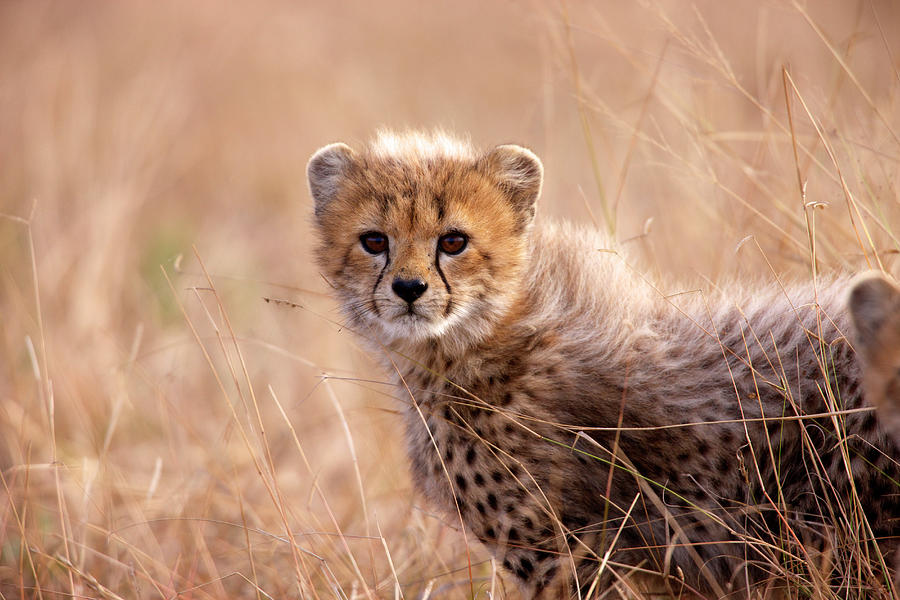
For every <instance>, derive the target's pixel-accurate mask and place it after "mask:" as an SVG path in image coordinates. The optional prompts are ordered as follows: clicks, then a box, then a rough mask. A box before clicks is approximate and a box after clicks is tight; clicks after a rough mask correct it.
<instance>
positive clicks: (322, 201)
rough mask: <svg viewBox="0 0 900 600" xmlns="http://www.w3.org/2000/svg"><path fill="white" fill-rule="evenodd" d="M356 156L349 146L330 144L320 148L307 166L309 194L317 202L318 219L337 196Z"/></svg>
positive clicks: (316, 212)
mask: <svg viewBox="0 0 900 600" xmlns="http://www.w3.org/2000/svg"><path fill="white" fill-rule="evenodd" d="M355 156H356V154H355V153H354V152H353V150H351V149H350V146H348V145H347V144H341V143H337V144H328V145H327V146H325V147H323V148H319V150H318V152H316V153H315V154H313V156H312V158H310V159H309V163H308V164H307V165H306V179H307V181H309V192H310V194H312V197H313V201H314V202H315V214H316V217H319V216H321V215H322V209H324V208H325V205H327V204H328V203H329V202H330V201H331V200H332V199H333V198H334V197H335V195H336V194H337V192H338V190H339V189H340V186H341V181H342V180H343V179H344V178H345V177H346V176H347V172H348V171H349V170H350V167H351V166H352V165H353V161H354V158H355Z"/></svg>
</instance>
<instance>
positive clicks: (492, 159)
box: [478, 144, 544, 225]
mask: <svg viewBox="0 0 900 600" xmlns="http://www.w3.org/2000/svg"><path fill="white" fill-rule="evenodd" d="M478 166H479V168H480V169H481V170H482V171H483V172H485V173H487V174H488V176H490V177H491V178H493V179H494V181H495V182H496V183H497V185H498V186H499V187H500V189H502V190H503V191H504V192H505V193H506V195H507V197H508V198H509V199H510V201H511V202H512V204H513V206H514V207H515V209H516V210H517V212H518V213H519V214H520V215H521V216H522V218H523V224H524V225H527V224H528V223H530V222H531V220H532V219H533V218H534V210H535V203H536V202H537V199H538V196H540V194H541V184H542V183H543V181H544V167H543V165H541V161H540V159H539V158H538V157H537V156H535V154H534V152H532V151H531V150H528V149H527V148H523V147H521V146H516V145H514V144H506V145H503V146H497V147H496V148H494V149H493V150H491V151H490V152H488V153H487V154H486V155H485V156H484V157H482V159H481V160H480V161H479V165H478Z"/></svg>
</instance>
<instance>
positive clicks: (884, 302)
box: [849, 272, 900, 440]
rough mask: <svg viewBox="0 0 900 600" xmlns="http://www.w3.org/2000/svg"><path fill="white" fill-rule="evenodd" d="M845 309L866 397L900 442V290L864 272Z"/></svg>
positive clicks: (872, 274)
mask: <svg viewBox="0 0 900 600" xmlns="http://www.w3.org/2000/svg"><path fill="white" fill-rule="evenodd" d="M849 308H850V314H851V316H852V317H853V322H854V325H855V326H856V327H855V331H856V336H855V338H856V350H857V352H858V354H859V356H860V359H861V362H862V365H863V377H862V379H863V385H864V386H865V389H866V396H867V398H868V400H869V401H870V402H871V403H872V404H875V405H877V406H878V407H879V410H880V415H881V420H882V422H883V423H884V425H885V427H886V428H887V429H888V430H889V431H890V432H891V434H892V435H893V436H894V437H895V439H898V440H900V287H898V286H897V284H895V283H892V282H890V281H888V279H886V278H885V277H884V275H882V274H881V273H880V272H871V273H864V274H863V275H860V276H859V278H857V280H856V281H855V282H854V283H853V286H852V289H851V291H850V298H849Z"/></svg>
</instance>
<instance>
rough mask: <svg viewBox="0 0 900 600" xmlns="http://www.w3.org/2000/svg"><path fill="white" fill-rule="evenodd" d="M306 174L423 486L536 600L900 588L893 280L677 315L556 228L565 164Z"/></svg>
mask: <svg viewBox="0 0 900 600" xmlns="http://www.w3.org/2000/svg"><path fill="white" fill-rule="evenodd" d="M307 176H308V180H309V188H310V192H311V194H312V199H313V202H314V212H315V223H316V231H317V235H318V245H317V248H316V258H317V261H318V265H319V267H320V269H321V272H322V274H323V276H324V277H325V278H326V279H327V280H328V282H329V283H330V284H331V287H332V289H333V291H334V294H335V296H336V297H337V300H338V302H339V304H340V307H341V309H342V311H343V314H344V316H345V318H346V320H347V323H348V325H349V326H350V327H351V328H352V329H353V330H354V331H355V332H356V333H358V334H359V335H360V336H361V338H362V339H363V341H364V343H368V344H369V345H370V347H371V349H372V354H373V356H375V357H378V358H380V360H381V361H382V363H383V365H384V367H385V369H386V370H387V371H388V373H390V374H391V375H392V376H393V377H394V380H395V383H396V384H397V389H398V390H402V393H400V394H398V398H400V399H401V400H402V401H404V402H406V404H407V406H408V408H407V409H406V410H405V411H404V415H405V416H404V419H405V425H406V444H407V447H408V453H409V458H410V463H411V468H412V474H413V480H414V481H415V483H416V485H417V487H418V489H419V490H420V492H421V493H422V494H423V495H424V496H425V498H426V499H427V500H428V501H429V502H430V503H431V504H432V505H433V506H434V507H436V508H437V509H439V510H443V511H444V512H445V513H446V514H447V515H448V518H454V519H461V521H462V523H463V525H464V526H465V528H466V529H467V530H468V532H470V538H469V539H476V538H477V539H478V540H480V541H481V543H483V544H484V545H485V547H486V548H487V550H488V551H489V552H491V553H492V554H493V555H494V556H495V557H496V559H497V563H498V564H502V565H503V566H504V568H505V570H506V573H507V575H508V577H509V578H510V579H511V580H513V581H515V582H517V584H518V585H519V587H520V589H521V591H522V593H523V595H524V597H526V598H565V597H577V596H581V597H584V596H585V595H587V594H588V593H589V592H590V593H591V594H596V595H598V596H603V597H606V598H612V597H616V596H617V595H620V596H622V597H631V596H630V595H629V592H628V591H627V590H628V589H641V590H644V591H648V592H652V593H662V594H667V595H670V596H673V597H679V598H688V597H703V598H711V597H718V598H724V597H735V598H737V597H742V598H746V597H751V596H753V594H755V593H756V592H754V591H753V589H752V588H754V587H755V586H764V587H766V589H769V590H772V589H774V588H779V587H782V588H787V589H791V588H790V587H789V586H788V584H790V585H793V586H796V585H797V582H800V584H799V585H801V587H802V586H804V585H807V584H806V583H804V582H809V581H815V586H818V587H822V586H828V585H834V586H836V589H835V593H837V594H841V593H842V592H841V591H840V590H841V589H844V590H845V589H847V588H844V587H841V586H847V585H850V586H852V585H854V583H853V582H849V583H848V581H847V580H846V577H853V576H854V575H852V574H859V573H863V572H868V573H871V572H872V571H873V570H874V571H875V572H876V575H875V576H874V577H871V578H870V579H867V580H866V581H865V583H863V582H859V585H870V582H872V581H878V582H881V583H880V584H879V585H885V584H884V582H887V581H890V580H891V579H892V578H893V577H894V576H895V569H894V567H893V566H892V565H896V564H897V561H898V555H900V548H898V546H900V519H898V518H897V517H898V515H900V489H898V484H897V482H898V481H900V467H898V457H900V447H898V443H900V436H898V435H897V432H898V431H900V429H898V420H900V410H898V405H900V394H898V390H900V375H898V371H897V369H898V367H900V292H898V289H897V287H896V286H894V285H893V284H890V283H889V282H888V281H887V280H886V279H884V278H882V277H876V276H867V277H863V278H861V279H859V280H856V282H855V283H852V284H851V282H850V280H849V279H848V278H847V277H840V276H836V277H834V278H832V279H831V280H829V281H826V282H823V283H821V285H819V286H818V288H817V289H816V290H814V289H813V287H812V286H811V285H809V284H798V285H793V286H786V287H783V286H770V287H765V286H760V285H755V286H752V287H750V286H747V287H741V286H738V285H732V286H729V287H727V289H725V290H723V291H713V292H710V293H708V294H706V295H704V296H703V297H700V296H699V295H681V296H679V297H678V300H677V302H673V301H672V299H671V298H667V297H663V296H662V295H661V294H660V293H659V292H658V291H657V290H658V289H659V286H655V285H651V284H649V283H647V278H645V277H641V276H638V275H636V271H635V270H634V269H633V268H631V267H629V266H628V263H627V262H626V261H627V260H628V258H627V256H626V255H625V253H624V252H623V250H622V249H621V248H617V247H616V246H615V243H614V241H613V240H609V239H606V238H604V237H603V235H602V234H600V233H598V232H596V231H593V230H590V229H587V228H579V227H575V226H572V225H565V224H554V223H547V222H541V220H540V219H538V220H535V206H536V203H537V200H538V196H539V195H540V192H541V183H542V177H543V168H542V166H541V162H540V160H539V159H538V158H537V156H535V155H534V153H532V152H531V151H530V150H527V149H525V148H522V147H520V146H515V145H502V146H497V147H495V148H492V149H489V150H485V151H481V150H478V149H476V148H474V147H473V146H472V145H471V144H469V143H467V142H464V141H460V140H458V139H456V138H453V137H451V136H449V135H446V134H443V133H440V132H436V133H430V134H427V133H416V132H411V133H399V134H398V133H392V132H382V133H380V134H379V135H378V136H377V138H376V139H375V140H374V141H373V142H372V143H371V144H369V145H367V146H365V147H361V148H355V149H354V148H351V147H349V146H347V145H345V144H331V145H329V146H325V147H324V148H322V149H321V150H319V151H318V152H316V154H315V155H314V156H313V157H312V158H311V160H310V161H309V165H308V169H307ZM609 248H613V249H615V250H616V252H603V251H602V250H603V249H609ZM851 290H852V291H851ZM848 291H849V302H848V301H847V298H848ZM676 304H677V306H676ZM851 333H852V336H851V339H852V341H853V342H852V345H851V343H850V342H848V338H847V336H848V335H850V334H851ZM410 392H412V394H413V396H414V398H413V399H410V397H409V394H410ZM871 405H877V406H878V410H877V411H875V412H873V411H872V410H870V409H869V408H870V406H871ZM835 410H839V411H843V412H842V414H841V416H840V418H836V417H835V415H834V411H835ZM838 510H839V511H840V514H851V513H852V515H853V518H852V519H845V518H843V517H842V518H840V519H838V520H837V522H836V521H835V519H834V514H835V511H838ZM861 519H865V520H866V521H867V523H866V524H864V525H860V524H859V520H861ZM851 521H852V523H854V525H853V526H852V527H851V526H850V525H846V524H845V523H849V522H851ZM851 529H852V530H851ZM861 531H862V532H866V535H862V534H860V533H859V532H861ZM869 534H871V535H869ZM870 538H871V539H870ZM850 546H852V547H853V548H852V549H848V548H850ZM836 549H840V551H837V550H836ZM798 556H803V557H809V560H808V561H801V562H799V563H798V561H795V560H793V558H792V557H798ZM866 556H878V557H879V559H878V560H874V559H873V560H872V562H871V563H866V565H865V566H861V565H860V564H858V562H854V561H858V560H859V557H866ZM882 558H883V560H882ZM842 561H843V562H842ZM788 563H790V564H788ZM826 564H827V565H832V569H833V570H832V571H831V572H830V573H824V574H823V573H822V572H819V571H815V572H811V571H808V569H815V568H817V566H818V565H826ZM809 585H812V584H809ZM591 590H593V591H591ZM790 594H791V593H790V592H788V595H790ZM885 594H887V592H885ZM884 597H887V595H884Z"/></svg>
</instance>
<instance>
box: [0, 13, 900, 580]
mask: <svg viewBox="0 0 900 600" xmlns="http://www.w3.org/2000/svg"><path fill="white" fill-rule="evenodd" d="M898 31H900V7H898V5H897V4H896V3H894V2H891V1H889V0H883V1H882V0H871V1H870V0H861V1H859V2H855V1H837V0H835V1H826V2H812V3H805V2H787V1H786V2H775V1H767V0H764V1H762V2H758V1H756V0H752V1H745V2H727V3H724V2H716V1H700V2H693V3H685V2H682V1H680V0H672V1H659V2H628V3H626V2H615V1H608V2H574V1H572V2H559V3H556V2H554V3H550V2H548V3H544V2H525V3H519V2H500V1H498V2H490V3H485V2H475V1H473V0H461V1H457V2H452V3H450V2H446V3H421V2H412V1H409V2H402V1H396V0H384V1H381V2H377V3H373V2H336V3H313V2H279V1H265V2H262V1H261V2H254V3H220V2H212V1H204V0H200V1H194V2H155V3H137V2H108V3H100V2H78V3H73V2H46V1H42V0H41V1H33V2H4V3H2V4H0V475H2V481H0V483H2V485H0V596H3V597H20V596H21V597H26V596H27V597H44V598H56V597H90V598H116V597H126V598H144V597H148V598H149V597H154V598H156V597H163V598H174V597H184V598H188V597H190V598H224V597H253V596H254V595H255V596H256V597H258V598H264V597H274V598H279V597H286V596H290V597H298V596H299V597H319V598H364V597H365V598H375V597H400V595H401V594H402V595H403V596H404V597H407V598H412V597H471V595H472V594H473V593H474V594H475V595H476V596H479V597H487V594H489V593H493V594H494V597H511V598H514V597H517V595H516V592H515V590H514V589H512V587H511V586H510V585H509V582H506V581H505V580H504V579H503V578H502V577H500V576H498V575H497V574H496V570H495V568H494V566H493V565H492V564H491V563H490V560H489V556H488V554H487V553H486V552H485V551H484V549H483V548H481V546H480V545H479V544H478V543H477V542H476V541H474V540H471V539H466V538H465V536H464V535H463V534H462V532H461V531H460V530H459V527H458V525H457V524H455V523H454V522H452V521H449V520H447V519H446V518H445V517H444V516H443V515H439V514H435V513H433V512H431V510H430V508H429V507H428V506H427V505H425V504H424V503H423V501H422V500H421V498H419V497H418V496H416V494H415V493H414V491H413V489H412V488H411V485H410V481H409V476H408V473H407V467H406V459H405V456H404V447H403V436H402V430H401V419H400V417H399V415H398V409H399V405H398V404H396V403H395V402H394V401H393V400H392V394H393V390H392V389H391V388H390V387H389V386H387V385H385V383H384V380H385V377H384V374H383V373H381V372H379V371H378V370H376V369H375V368H373V361H372V360H371V358H370V357H369V356H367V355H366V353H365V352H363V351H362V350H360V349H359V348H358V347H357V345H356V343H355V341H354V338H353V337H352V335H351V334H350V333H349V332H346V331H344V330H343V329H342V328H341V327H340V315H339V314H338V313H337V311H336V310H335V307H334V304H333V303H332V302H331V301H330V300H329V299H328V297H327V294H326V285H325V284H324V282H323V280H322V278H321V277H320V276H319V275H318V273H317V271H316V268H315V266H314V265H313V264H312V260H311V247H312V244H313V239H312V229H311V220H310V212H311V210H310V207H311V205H310V199H309V196H308V192H307V189H306V182H305V173H304V168H305V163H306V161H307V159H308V157H309V156H310V155H311V154H312V153H313V152H314V151H315V150H316V149H317V148H318V147H319V146H321V145H324V144H326V143H329V142H332V141H345V142H347V143H350V144H351V145H353V144H360V143H363V142H365V140H367V139H368V138H369V137H370V136H371V135H372V134H373V133H374V131H375V130H376V129H377V128H379V127H389V128H401V129H402V128H425V129H430V128H434V127H442V128H445V129H447V130H450V131H454V132H458V133H459V134H460V135H469V136H471V138H472V140H473V141H474V142H475V143H476V144H479V145H484V146H491V145H494V144H499V143H507V142H515V143H520V144H523V145H526V146H528V147H530V148H532V149H533V150H534V151H535V152H536V153H537V154H538V155H539V156H540V157H541V158H542V159H543V161H544V166H545V171H546V180H545V186H544V194H543V198H542V200H541V203H540V211H539V213H540V216H539V218H542V219H551V218H554V219H568V220H574V221H578V222H582V223H586V224H591V223H593V224H595V225H596V226H597V227H599V228H602V229H606V230H607V231H609V232H610V233H611V235H612V236H613V238H614V239H615V240H616V241H617V247H618V248H620V249H621V250H622V251H623V252H625V253H627V255H628V256H629V260H630V261H631V262H632V263H633V264H634V265H635V266H636V267H637V268H639V269H640V270H642V271H644V272H646V273H648V274H650V275H651V276H653V277H655V278H657V279H659V280H660V281H662V282H663V283H662V289H664V290H665V291H670V292H673V293H674V292H677V291H680V290H685V289H694V288H696V287H697V286H707V285H710V284H711V282H716V281H719V280H721V279H731V278H755V279H758V280H760V281H771V280H773V279H774V277H776V276H778V277H781V278H802V277H809V276H810V273H811V264H812V262H813V261H812V256H813V252H812V251H811V250H810V248H811V240H812V241H814V244H813V245H814V248H815V251H814V253H815V259H816V262H817V265H818V270H819V271H820V272H830V271H849V272H853V271H857V270H860V269H864V268H884V269H885V270H887V271H893V272H894V273H895V274H896V273H897V265H898V261H897V256H898V251H900V242H898V235H900V204H898V193H897V192H898V161H900V137H898V131H900V103H898V100H900V99H898V94H900V77H898V71H900V35H898ZM788 107H790V112H789V111H788ZM266 299H269V300H275V302H273V301H269V302H267V301H266ZM395 594H396V596H395Z"/></svg>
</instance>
